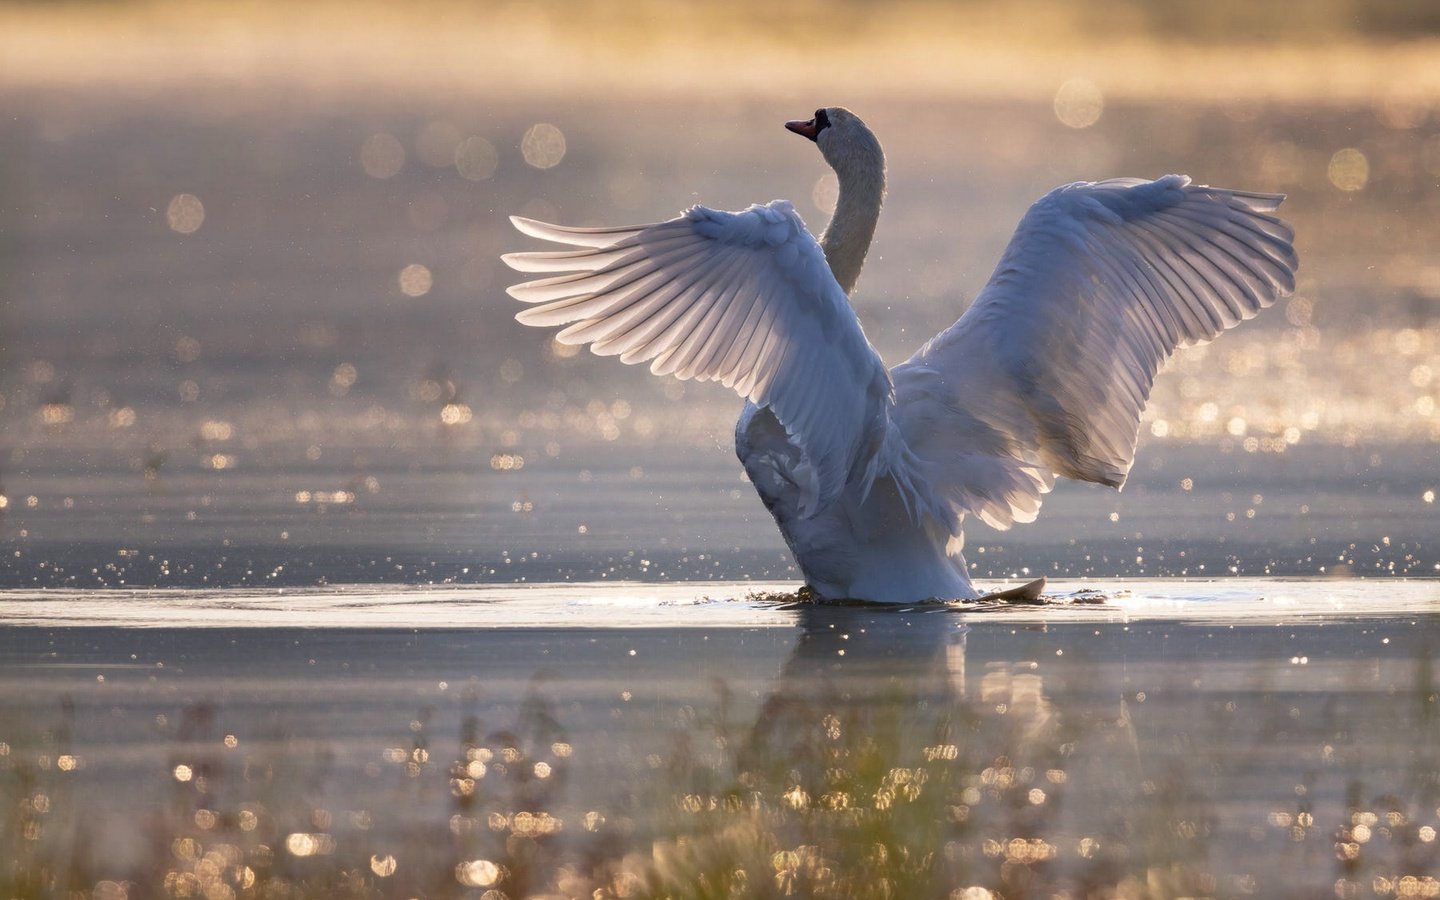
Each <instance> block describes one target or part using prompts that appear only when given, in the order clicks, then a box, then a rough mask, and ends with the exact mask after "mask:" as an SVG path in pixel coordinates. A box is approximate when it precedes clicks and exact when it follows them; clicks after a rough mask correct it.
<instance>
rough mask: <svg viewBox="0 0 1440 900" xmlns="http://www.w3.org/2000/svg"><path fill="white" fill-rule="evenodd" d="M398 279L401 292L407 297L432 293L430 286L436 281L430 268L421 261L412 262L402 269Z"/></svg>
mask: <svg viewBox="0 0 1440 900" xmlns="http://www.w3.org/2000/svg"><path fill="white" fill-rule="evenodd" d="M398 281H399V284H400V293H402V294H404V295H405V296H407V297H423V296H425V295H426V294H428V293H430V288H431V287H433V286H434V283H435V280H434V277H433V276H432V275H431V274H430V269H429V268H427V267H426V266H422V265H420V264H419V263H411V264H410V265H408V266H406V267H405V268H403V269H401V270H400V276H399V278H398Z"/></svg>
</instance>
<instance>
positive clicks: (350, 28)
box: [0, 0, 1440, 103]
mask: <svg viewBox="0 0 1440 900" xmlns="http://www.w3.org/2000/svg"><path fill="white" fill-rule="evenodd" d="M1437 56H1440V7H1437V6H1436V5H1435V4H1432V3H1422V2H1396V3H1385V4H1367V3H1362V2H1359V0H1319V2H1314V3H1307V4H1304V5H1303V6H1301V5H1293V4H1256V3H1243V2H1238V0H1227V2H1221V3H1210V4H1201V3H1193V2H1184V0H1168V2H1157V3H1152V2H1142V0H1125V2H1119V3H1107V4H1097V3H1085V2H1076V0H1027V2H1017V3H1003V2H999V0H973V2H940V0H911V2H902V3H893V4H868V3H860V2H844V0H842V2H814V0H812V2H802V3H794V4H766V3H761V2H758V0H747V2H743V3H739V4H733V3H726V4H721V3H693V4H670V3H662V2H658V0H640V2H628V3H621V2H610V0H593V2H586V3H561V2H556V0H546V2H535V3H519V2H514V3H502V2H482V3H474V4H463V3H458V2H449V0H431V2H425V3H419V4H404V5H400V4H384V3H379V2H374V0H366V2H359V3H337V2H328V0H327V2H319V3H313V4H305V5H303V6H300V7H295V6H292V5H287V4H282V3H278V2H269V0H263V2H261V0H257V2H242V3H219V2H212V0H204V2H198V3H165V2H134V3H88V2H77V3H36V2H10V3H3V4H0V78H3V80H4V82H5V83H6V84H7V85H10V86H12V87H18V86H22V85H46V84H67V83H90V82H95V81H97V80H98V81H101V82H104V83H109V84H112V85H114V86H116V87H125V86H128V87H139V88H144V87H154V86H156V85H160V84H165V83H173V82H177V81H178V82H186V83H191V84H208V85H212V86H214V85H224V84H227V83H234V82H236V81H241V82H246V83H250V84H257V83H266V84H271V85H273V86H276V87H280V86H293V85H294V84H295V83H296V80H297V79H298V80H299V81H300V82H302V83H304V84H308V85H311V86H315V87H326V88H336V89H339V88H361V89H366V90H375V89H387V88H388V89H391V90H396V91H399V90H403V89H414V88H415V87H418V86H427V87H432V88H433V87H437V86H451V87H461V86H466V87H469V88H472V89H476V90H480V91H482V92H484V93H488V94H491V95H496V96H498V95H502V94H504V93H507V92H513V91H516V90H523V91H525V92H556V93H574V94H578V95H582V96H583V95H594V94H602V95H609V94H615V93H641V94H655V93H658V94H688V95H704V94H712V95H713V94H723V95H736V94H756V93H762V94H766V95H772V96H773V95H776V94H784V93H785V92H786V91H788V90H792V89H796V88H803V89H805V90H807V91H813V90H814V89H815V88H816V87H817V86H824V87H825V88H827V89H829V90H831V91H832V92H833V93H835V94H836V95H842V94H843V95H845V96H847V97H856V96H869V95H874V94H877V93H886V92H894V91H904V92H906V93H909V94H912V95H913V94H916V93H919V94H926V93H934V94H940V95H951V96H965V97H1003V98H1012V99H1022V98H1046V99H1048V98H1049V97H1050V96H1051V95H1052V94H1053V92H1054V90H1055V87H1056V85H1058V84H1059V83H1060V82H1062V81H1063V80H1065V79H1066V78H1068V77H1072V76H1075V75H1081V76H1084V77H1087V78H1089V79H1091V80H1093V81H1095V82H1096V83H1098V84H1099V85H1100V86H1101V87H1102V88H1103V89H1104V90H1105V92H1106V95H1107V96H1108V97H1111V98H1128V99H1157V98H1183V99H1202V100H1203V99H1205V98H1214V99H1216V100H1222V101H1223V100H1228V99H1231V98H1233V97H1237V96H1240V97H1246V98H1249V99H1254V100H1263V99H1273V100H1285V101H1310V102H1323V103H1334V102H1353V101H1355V100H1356V99H1359V98H1365V97H1374V96H1377V95H1379V96H1389V95H1399V96H1403V97H1407V98H1412V99H1419V98H1436V97H1440V66H1436V65H1434V60H1435V59H1436V58H1437Z"/></svg>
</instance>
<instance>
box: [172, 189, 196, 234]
mask: <svg viewBox="0 0 1440 900" xmlns="http://www.w3.org/2000/svg"><path fill="white" fill-rule="evenodd" d="M165 222H166V223H167V224H168V225H169V226H170V230H171V231H174V232H177V233H179V234H194V233H195V232H197V231H199V230H200V226H201V225H203V224H205V204H203V203H201V202H200V198H199V197H197V196H195V195H194V194H176V195H175V196H174V197H171V198H170V203H169V205H167V206H166V207H165Z"/></svg>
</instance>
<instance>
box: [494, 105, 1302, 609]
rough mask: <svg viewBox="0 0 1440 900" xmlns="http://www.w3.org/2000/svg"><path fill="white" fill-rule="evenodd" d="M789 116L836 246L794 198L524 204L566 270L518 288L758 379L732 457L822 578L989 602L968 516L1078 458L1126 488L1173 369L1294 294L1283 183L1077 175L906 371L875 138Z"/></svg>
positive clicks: (686, 373)
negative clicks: (878, 335) (658, 204)
mask: <svg viewBox="0 0 1440 900" xmlns="http://www.w3.org/2000/svg"><path fill="white" fill-rule="evenodd" d="M785 127H786V128H788V129H789V130H790V131H792V132H794V133H795V134H798V135H801V136H802V137H805V138H808V139H809V140H811V141H813V142H814V143H815V145H816V146H817V147H818V148H819V150H820V154H821V156H823V157H824V159H825V162H826V163H828V164H829V165H830V167H831V168H832V169H834V171H835V175H836V177H837V178H838V180H839V187H840V192H839V198H838V201H837V203H836V207H835V212H834V215H833V217H832V218H831V221H830V225H829V227H828V228H827V229H826V230H825V232H824V234H823V235H822V236H821V238H820V239H819V240H818V241H817V240H816V239H815V238H814V237H813V236H812V235H811V233H810V231H809V230H807V229H806V227H805V223H804V222H803V221H802V220H801V218H800V216H799V215H798V214H797V213H796V211H795V208H794V206H792V205H791V204H790V203H789V202H788V201H785V200H775V201H773V202H771V203H768V204H763V205H758V204H757V205H755V206H752V207H750V208H749V209H746V210H744V211H742V212H723V211H720V210H714V209H707V208H706V207H703V206H694V207H691V208H690V209H688V210H686V211H685V212H684V213H682V214H681V215H680V216H678V217H677V218H674V219H671V220H669V221H666V222H660V223H657V224H653V225H635V226H619V227H600V228H575V227H566V226H560V225H550V224H546V223H543V222H538V221H534V220H530V219H525V218H521V217H518V216H514V217H511V222H512V223H513V224H514V226H515V227H516V228H517V229H518V230H519V231H520V232H522V233H524V234H526V235H528V236H531V237H534V238H538V239H541V240H545V241H550V242H554V243H557V244H563V245H566V246H567V249H564V250H552V251H531V252H523V253H509V254H505V255H504V256H503V257H502V259H503V260H504V261H505V262H506V264H508V265H509V266H511V267H512V268H514V269H515V270H517V271H520V272H524V273H539V274H541V275H543V276H546V277H541V278H538V279H535V280H530V281H526V282H524V283H521V284H516V285H514V286H512V287H510V288H508V293H509V294H510V296H512V297H514V298H515V299H516V300H519V301H522V302H524V303H527V304H531V305H530V306H529V307H528V308H527V309H524V310H523V311H521V312H520V313H519V314H518V315H517V316H516V319H518V320H519V321H520V322H521V323H523V324H525V325H533V326H539V327H554V326H566V327H565V328H564V329H563V330H561V331H560V332H559V333H558V334H557V335H556V339H557V340H558V341H560V342H561V343H564V344H575V345H578V344H589V345H590V349H591V351H592V352H594V353H596V354H598V355H600V356H619V357H620V361H621V362H624V363H641V362H647V361H648V362H649V363H650V371H651V372H653V373H655V374H657V375H673V376H675V377H677V378H681V379H694V380H697V381H718V382H720V383H721V384H723V385H725V386H726V387H729V388H732V389H733V390H734V391H735V392H736V393H738V394H739V395H740V396H741V397H743V398H744V399H745V406H744V409H743V411H742V412H741V414H740V419H739V421H738V422H737V424H736V427H735V452H736V455H737V456H739V458H740V462H741V464H742V465H743V466H744V469H745V472H746V473H747V474H748V475H749V479H750V481H751V483H752V484H753V485H754V488H755V490H756V492H757V493H758V494H759V495H760V499H761V501H762V502H763V503H764V504H765V506H766V508H767V509H769V511H770V512H771V514H772V515H773V516H774V518H775V522H776V524H777V525H778V526H779V528H780V532H781V534H782V535H783V536H784V538H785V542H786V543H787V544H788V545H789V547H790V550H791V552H792V553H793V555H794V557H795V561H796V562H797V563H798V564H799V566H800V570H801V572H802V573H803V574H804V577H805V581H806V584H807V585H808V587H809V588H810V590H811V591H812V592H813V593H814V594H815V595H816V596H817V597H818V598H820V599H827V600H838V599H858V600H868V601H877V602H882V603H911V602H918V601H924V600H932V599H940V600H966V599H974V598H976V597H978V596H979V595H980V592H979V591H977V590H976V588H975V586H974V585H973V584H972V583H971V580H970V577H969V573H968V571H967V568H966V564H965V559H964V556H963V554H962V552H961V551H962V548H963V532H962V523H963V520H964V518H965V517H966V516H976V517H978V518H979V519H980V520H981V521H983V522H985V523H986V524H987V525H990V526H991V527H993V528H997V529H1006V528H1009V527H1010V526H1011V525H1013V524H1014V523H1016V522H1030V521H1033V520H1034V519H1035V517H1036V514H1037V513H1038V512H1039V510H1040V503H1041V500H1042V498H1043V497H1044V495H1045V494H1046V493H1047V492H1048V491H1050V490H1051V488H1052V487H1054V485H1055V479H1056V478H1057V477H1059V476H1064V477H1066V478H1071V479H1078V480H1081V481H1089V482H1096V483H1099V484H1105V485H1110V486H1112V487H1114V488H1117V489H1119V488H1120V487H1122V486H1123V485H1124V483H1125V478H1126V475H1127V474H1128V473H1129V471H1130V467H1131V465H1132V463H1133V461H1134V456H1135V445H1136V440H1137V437H1138V433H1139V427H1140V413H1141V411H1142V410H1143V408H1144V406H1145V402H1146V399H1147V398H1148V396H1149V393H1150V387H1151V385H1152V383H1153V382H1154V379H1155V375H1156V372H1157V371H1158V370H1159V368H1160V366H1161V364H1162V363H1163V362H1164V361H1165V360H1166V359H1167V358H1168V357H1169V356H1170V354H1171V353H1173V352H1174V351H1175V349H1176V348H1177V347H1181V346H1187V345H1192V344H1197V343H1202V342H1205V341H1208V340H1210V339H1212V338H1214V337H1215V336H1217V335H1218V334H1219V333H1220V332H1222V331H1225V330H1226V329H1229V328H1231V327H1234V326H1235V325H1237V324H1239V323H1240V322H1241V321H1242V320H1244V319H1249V318H1251V317H1253V316H1255V315H1256V314H1257V313H1258V312H1259V311H1260V310H1261V309H1263V308H1265V307H1267V306H1269V305H1271V304H1272V303H1274V302H1275V299H1276V298H1277V297H1280V296H1284V295H1287V294H1289V293H1290V292H1291V291H1292V290H1293V289H1294V285H1295V270H1296V267H1297V266H1298V264H1299V261H1298V257H1297V256H1296V253H1295V249H1294V247H1293V243H1292V242H1293V239H1294V232H1293V230H1292V229H1291V228H1290V226H1289V225H1288V224H1286V223H1285V222H1284V221H1282V220H1281V219H1279V218H1278V217H1276V216H1275V215H1273V213H1274V211H1275V210H1276V208H1277V207H1278V206H1279V205H1280V202H1281V201H1282V200H1283V199H1284V195H1282V194H1264V193H1252V192H1248V191H1238V190H1226V189H1222V188H1213V187H1207V186H1204V185H1197V184H1192V183H1191V182H1190V179H1189V178H1187V177H1185V176H1183V175H1166V176H1164V177H1162V178H1158V179H1155V180H1153V181H1147V180H1143V179H1138V178H1114V179H1109V180H1106V181H1097V182H1076V183H1074V184H1067V185H1064V186H1062V187H1059V188H1056V189H1055V190H1053V191H1051V192H1050V193H1048V194H1046V195H1045V196H1044V197H1042V198H1041V199H1040V200H1039V201H1037V202H1036V203H1035V204H1034V205H1033V206H1032V207H1031V208H1030V210H1029V211H1028V212H1027V213H1026V214H1025V216H1024V217H1023V218H1022V219H1021V221H1020V224H1019V226H1018V228H1017V229H1016V231H1015V234H1014V236H1013V237H1012V238H1011V240H1010V243H1009V245H1008V247H1007V248H1006V249H1005V251H1004V254H1003V255H1002V256H1001V258H1000V263H999V265H998V266H997V267H996V269H995V272H994V274H993V275H992V276H991V277H990V280H989V283H988V284H986V285H985V288H984V289H983V290H982V291H981V292H980V294H979V295H978V296H977V297H976V299H975V301H974V302H973V303H972V304H971V305H970V307H969V308H968V309H966V310H965V312H964V314H963V315H961V316H960V318H959V320H958V321H956V322H955V323H954V324H953V325H951V326H950V327H949V328H947V329H945V330H944V331H942V332H940V333H939V334H937V335H935V336H934V337H933V338H931V339H930V340H929V341H927V342H926V343H925V344H924V345H923V346H922V347H920V349H919V350H917V351H916V352H915V353H914V355H913V356H911V357H910V358H909V359H907V360H906V361H905V362H903V363H900V364H899V365H897V366H895V367H893V368H887V367H886V365H885V363H884V362H883V361H882V360H881V359H880V356H879V354H878V353H877V352H876V351H875V348H874V347H872V346H871V344H870V342H869V341H868V340H867V339H866V337H865V333H864V331H863V330H862V329H861V327H860V322H859V320H858V319H857V318H856V315H855V311H854V309H853V308H852V307H851V306H850V302H849V296H848V295H849V292H850V291H851V290H852V289H853V288H854V286H855V283H856V281H857V280H858V278H859V277H860V270H861V267H862V266H863V264H864V262H865V255H866V252H867V250H868V249H869V247H870V241H871V238H872V237H873V235H874V233H875V225H876V222H877V220H878V219H879V216H880V207H881V204H882V202H883V200H884V196H885V156H884V153H883V152H882V150H881V148H880V142H879V141H878V140H877V139H876V137H875V135H874V134H873V133H872V132H871V131H870V129H869V128H867V127H866V125H865V123H864V122H862V121H861V120H860V118H859V117H858V116H856V115H855V114H854V113H852V112H850V111H849V110H847V109H845V108H844V107H839V106H832V107H826V108H824V109H819V110H816V112H815V116H814V118H812V119H810V120H808V121H792V122H787V123H786V124H785ZM557 273H559V274H557ZM1041 587H1043V579H1041V580H1040V581H1037V582H1035V583H1033V584H1032V585H1030V586H1028V589H1027V590H1026V591H1025V592H1024V593H1025V594H1026V596H1033V595H1035V594H1038V592H1039V589H1040V588H1041Z"/></svg>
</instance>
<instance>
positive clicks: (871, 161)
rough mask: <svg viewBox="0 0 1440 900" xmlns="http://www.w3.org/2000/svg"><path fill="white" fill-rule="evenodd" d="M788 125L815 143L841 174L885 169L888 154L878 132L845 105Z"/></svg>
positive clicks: (816, 113) (823, 110)
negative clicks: (886, 154)
mask: <svg viewBox="0 0 1440 900" xmlns="http://www.w3.org/2000/svg"><path fill="white" fill-rule="evenodd" d="M785 127H786V128H788V129H790V130H791V131H793V132H795V133H796V134H798V135H800V136H801V137H807V138H809V139H810V140H812V141H814V142H815V146H817V147H819V148H820V155H821V156H823V157H825V161H826V162H827V163H829V164H830V168H832V169H834V170H835V171H836V173H837V174H845V173H852V172H853V173H855V174H869V173H876V172H884V170H885V154H884V153H883V152H882V151H881V149H880V141H879V140H877V139H876V137H875V134H874V132H872V131H871V130H870V129H869V128H867V127H866V126H865V123H864V122H862V121H861V120H860V117H859V116H857V115H855V114H854V113H852V112H851V111H850V110H848V109H846V108H845V107H843V106H827V107H824V108H822V109H817V110H815V117H814V118H812V119H810V120H809V121H800V120H796V121H793V122H786V123H785Z"/></svg>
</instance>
